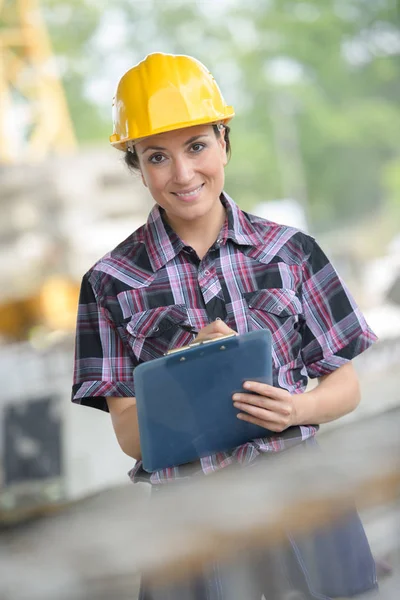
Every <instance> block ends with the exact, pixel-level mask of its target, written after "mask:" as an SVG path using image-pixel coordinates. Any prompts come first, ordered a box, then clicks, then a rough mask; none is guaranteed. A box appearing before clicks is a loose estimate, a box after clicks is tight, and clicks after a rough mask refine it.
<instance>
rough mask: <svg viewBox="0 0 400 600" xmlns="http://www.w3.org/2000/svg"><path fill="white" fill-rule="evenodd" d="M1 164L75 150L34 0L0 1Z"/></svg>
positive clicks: (47, 37) (37, 3) (38, 158)
mask: <svg viewBox="0 0 400 600" xmlns="http://www.w3.org/2000/svg"><path fill="white" fill-rule="evenodd" d="M0 56H1V57H2V58H1V68H0V98H1V101H0V163H12V162H16V161H34V162H36V161H38V160H42V159H43V158H45V157H46V156H48V155H50V154H52V153H54V152H56V153H63V152H68V151H71V150H74V149H75V147H76V142H75V136H74V132H73V128H72V122H71V119H70V115H69V111H68V106H67V103H66V99H65V96H64V91H63V88H62V86H61V83H60V80H59V78H58V75H57V69H56V64H55V59H54V57H53V55H52V49H51V45H50V41H49V36H48V34H47V30H46V26H45V24H44V22H43V19H42V17H41V15H40V10H39V1H38V0H0Z"/></svg>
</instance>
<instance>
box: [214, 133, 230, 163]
mask: <svg viewBox="0 0 400 600" xmlns="http://www.w3.org/2000/svg"><path fill="white" fill-rule="evenodd" d="M224 133H225V132H224V131H221V135H220V136H219V138H217V139H218V143H219V145H220V151H221V154H222V163H223V165H224V167H226V165H227V164H228V156H227V154H226V141H225V135H224Z"/></svg>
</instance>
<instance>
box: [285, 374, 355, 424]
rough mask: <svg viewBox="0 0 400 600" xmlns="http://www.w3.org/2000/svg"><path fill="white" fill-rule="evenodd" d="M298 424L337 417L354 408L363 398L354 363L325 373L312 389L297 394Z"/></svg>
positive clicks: (295, 403)
mask: <svg viewBox="0 0 400 600" xmlns="http://www.w3.org/2000/svg"><path fill="white" fill-rule="evenodd" d="M293 401H294V411H295V415H296V417H295V420H296V424H298V425H307V424H321V423H328V422H329V421H334V420H335V419H338V418H340V417H342V416H343V415H346V414H347V413H350V412H352V411H353V410H354V409H355V408H356V407H357V405H358V404H359V402H360V386H359V382H358V377H357V374H356V372H355V370H354V367H353V365H352V364H351V363H347V364H346V365H343V366H342V367H340V368H339V369H336V371H333V373H330V374H329V375H325V376H324V377H321V379H319V381H318V385H317V386H316V387H315V388H314V389H313V390H310V391H309V392H305V393H304V394H298V395H294V396H293Z"/></svg>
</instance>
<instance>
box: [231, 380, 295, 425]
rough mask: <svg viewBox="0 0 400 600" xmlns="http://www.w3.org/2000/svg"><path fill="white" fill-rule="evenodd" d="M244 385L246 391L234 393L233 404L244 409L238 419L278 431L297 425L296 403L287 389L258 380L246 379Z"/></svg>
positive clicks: (241, 409)
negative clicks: (258, 381)
mask: <svg viewBox="0 0 400 600" xmlns="http://www.w3.org/2000/svg"><path fill="white" fill-rule="evenodd" d="M243 387H244V388H245V389H246V392H245V393H240V394H234V395H233V401H234V402H233V405H234V406H235V408H238V409H239V410H240V411H242V412H240V413H239V414H238V419H242V420H243V421H247V422H248V423H253V424H254V425H261V427H265V428H266V429H269V430H270V431H276V432H281V431H284V430H285V429H287V428H288V427H291V426H292V425H297V423H296V410H295V403H294V401H293V396H292V395H291V394H290V393H289V392H288V391H287V390H282V389H281V388H277V387H273V386H272V385H267V384H266V383H257V382H256V381H246V382H245V383H244V384H243Z"/></svg>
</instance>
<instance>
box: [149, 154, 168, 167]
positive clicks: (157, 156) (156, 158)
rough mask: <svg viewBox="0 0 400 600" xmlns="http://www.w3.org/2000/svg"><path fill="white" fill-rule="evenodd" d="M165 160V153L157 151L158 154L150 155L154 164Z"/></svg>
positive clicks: (150, 160)
mask: <svg viewBox="0 0 400 600" xmlns="http://www.w3.org/2000/svg"><path fill="white" fill-rule="evenodd" d="M164 160H165V156H163V154H160V153H157V154H152V155H151V156H149V162H150V163H152V164H153V165H159V164H161V163H163V162H164Z"/></svg>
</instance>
